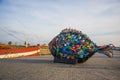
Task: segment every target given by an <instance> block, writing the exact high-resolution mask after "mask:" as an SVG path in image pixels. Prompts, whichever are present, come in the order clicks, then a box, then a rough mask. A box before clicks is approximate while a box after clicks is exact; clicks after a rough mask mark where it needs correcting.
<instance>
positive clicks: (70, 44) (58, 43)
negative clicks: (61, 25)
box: [49, 28, 99, 63]
mask: <svg viewBox="0 0 120 80" xmlns="http://www.w3.org/2000/svg"><path fill="white" fill-rule="evenodd" d="M49 49H50V51H51V54H52V55H53V56H54V58H55V59H54V60H62V61H63V62H64V61H66V60H77V62H79V63H82V62H85V61H86V60H88V59H89V58H90V57H91V56H92V55H93V54H94V53H95V52H97V51H98V50H99V47H98V46H97V45H96V44H95V43H94V42H93V41H92V40H91V39H90V38H89V37H88V36H87V35H86V34H84V33H82V32H81V31H79V30H76V29H67V28H66V29H64V30H62V31H61V32H60V34H58V35H57V36H56V37H55V38H54V39H52V41H51V42H50V43H49ZM60 62H61V61H60ZM65 63H66V62H65ZM68 63H69V61H68Z"/></svg>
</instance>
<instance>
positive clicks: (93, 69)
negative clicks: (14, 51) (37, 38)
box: [0, 51, 120, 80]
mask: <svg viewBox="0 0 120 80" xmlns="http://www.w3.org/2000/svg"><path fill="white" fill-rule="evenodd" d="M0 80H120V52H119V51H114V58H108V57H106V56H105V55H102V54H98V53H96V54H95V55H94V56H93V57H91V58H90V59H89V60H88V61H87V62H85V63H83V64H79V63H78V64H76V65H71V64H63V63H53V57H52V56H51V55H44V56H36V57H23V58H13V59H1V60H0Z"/></svg>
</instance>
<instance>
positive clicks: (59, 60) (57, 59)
mask: <svg viewBox="0 0 120 80" xmlns="http://www.w3.org/2000/svg"><path fill="white" fill-rule="evenodd" d="M54 62H55V63H66V64H77V63H78V59H66V58H57V57H54Z"/></svg>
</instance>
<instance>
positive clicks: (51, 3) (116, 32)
mask: <svg viewBox="0 0 120 80" xmlns="http://www.w3.org/2000/svg"><path fill="white" fill-rule="evenodd" d="M64 28H75V29H78V30H81V31H82V32H83V33H86V34H87V35H88V36H89V37H90V38H91V39H92V40H93V41H94V42H95V43H97V44H98V45H104V44H109V43H112V44H114V45H117V46H119V45H120V0H0V42H3V43H7V42H8V41H12V42H13V43H17V44H24V41H26V40H28V41H29V42H30V43H31V44H38V43H40V44H42V43H49V41H50V40H51V39H52V38H53V37H54V36H56V35H57V34H59V32H60V31H61V30H62V29H64Z"/></svg>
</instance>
